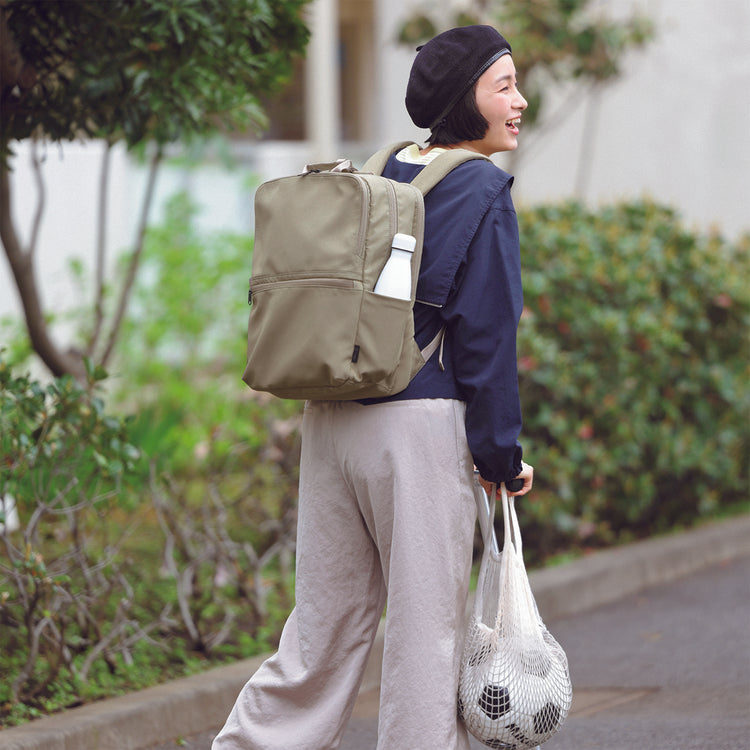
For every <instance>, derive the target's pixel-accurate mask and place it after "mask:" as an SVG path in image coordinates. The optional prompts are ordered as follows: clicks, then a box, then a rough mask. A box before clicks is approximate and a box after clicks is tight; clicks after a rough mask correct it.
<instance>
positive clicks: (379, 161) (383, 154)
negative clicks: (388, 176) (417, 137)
mask: <svg viewBox="0 0 750 750" xmlns="http://www.w3.org/2000/svg"><path fill="white" fill-rule="evenodd" d="M412 143H414V141H399V142H398V143H391V145H390V146H386V147H385V148H381V149H380V150H379V151H376V152H375V153H374V154H373V155H372V156H371V157H370V158H369V159H368V160H367V161H366V162H365V163H364V165H363V166H362V169H360V172H372V173H373V174H383V170H384V169H385V165H386V164H387V163H388V159H390V158H391V154H395V153H396V151H400V150H401V149H402V148H406V147H407V146H411V144H412Z"/></svg>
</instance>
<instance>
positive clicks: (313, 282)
mask: <svg viewBox="0 0 750 750" xmlns="http://www.w3.org/2000/svg"><path fill="white" fill-rule="evenodd" d="M294 286H313V287H315V286H319V287H329V288H330V287H333V288H335V289H361V288H362V283H361V282H359V281H355V280H354V279H337V278H317V279H307V278H306V279H280V280H278V281H261V282H260V283H258V282H256V283H253V281H252V279H251V280H250V291H249V292H248V294H247V304H248V305H252V304H253V294H254V293H256V294H257V292H261V291H263V290H264V289H278V288H279V287H294Z"/></svg>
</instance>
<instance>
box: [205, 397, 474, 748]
mask: <svg viewBox="0 0 750 750" xmlns="http://www.w3.org/2000/svg"><path fill="white" fill-rule="evenodd" d="M472 471H473V462H472V459H471V455H470V453H469V449H468V446H467V442H466V432H465V427H464V406H463V403H462V402H459V401H453V400H444V399H419V400H413V401H399V402H389V403H385V404H376V405H368V406H362V405H360V404H356V403H351V402H316V403H308V404H307V406H306V407H305V414H304V419H303V427H302V458H301V465H300V500H299V524H298V541H297V578H296V607H295V609H294V611H293V612H292V614H291V615H290V617H289V620H288V621H287V623H286V625H285V627H284V630H283V633H282V636H281V642H280V644H279V649H278V652H277V653H276V654H275V655H274V656H272V657H271V658H270V659H268V660H267V661H266V662H265V663H264V664H263V665H262V666H261V668H260V669H259V670H258V671H257V672H256V673H255V675H253V677H252V678H251V679H250V681H249V682H248V683H247V684H246V685H245V687H244V688H243V689H242V691H241V693H240V695H239V697H238V698H237V701H236V703H235V705H234V707H233V709H232V711H231V713H230V715H229V718H228V719H227V722H226V724H225V726H224V728H223V729H222V730H221V732H220V733H219V735H218V736H217V738H216V739H215V740H214V743H213V747H212V750H328V749H329V748H336V747H338V745H339V742H340V740H341V736H342V733H343V731H344V727H345V724H346V721H347V720H348V718H349V716H350V715H351V711H352V708H353V706H354V702H355V699H356V696H357V691H358V689H359V685H360V682H361V679H362V674H363V671H364V668H365V665H366V662H367V658H368V655H369V653H370V649H371V646H372V643H373V640H374V637H375V633H376V630H377V627H378V624H379V621H380V618H381V614H382V612H383V608H384V605H385V603H386V596H387V600H388V607H387V614H386V625H385V643H384V649H385V651H384V657H383V673H382V682H381V697H380V712H379V723H378V745H377V747H378V750H468V747H469V745H468V738H467V735H466V730H465V729H464V727H463V724H462V723H461V722H460V721H458V719H457V711H456V691H457V683H458V672H459V659H460V655H461V650H462V646H463V638H464V630H465V606H466V597H467V593H468V588H469V577H470V570H471V552H472V542H473V531H474V522H475V518H476V510H475V505H474V497H473V494H472V490H471V481H472Z"/></svg>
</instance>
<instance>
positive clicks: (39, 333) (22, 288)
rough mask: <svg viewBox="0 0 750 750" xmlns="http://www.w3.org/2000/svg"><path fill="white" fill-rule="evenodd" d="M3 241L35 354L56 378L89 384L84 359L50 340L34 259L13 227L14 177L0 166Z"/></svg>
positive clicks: (1, 236) (0, 230) (0, 239)
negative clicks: (77, 380)
mask: <svg viewBox="0 0 750 750" xmlns="http://www.w3.org/2000/svg"><path fill="white" fill-rule="evenodd" d="M0 241H1V242H2V245H3V249H4V250H5V256H6V257H7V258H8V263H9V265H10V270H11V271H12V273H13V278H14V279H15V282H16V288H17V289H18V293H19V295H20V297H21V304H22V305H23V314H24V318H25V321H26V328H27V330H28V332H29V338H30V340H31V345H32V347H33V349H34V351H35V352H36V353H37V354H38V355H39V357H40V358H41V360H42V361H43V362H44V364H45V365H46V366H47V367H48V368H49V370H50V372H51V373H52V374H53V375H55V376H60V375H64V374H66V373H70V374H71V375H74V376H75V377H76V378H78V379H79V380H82V381H83V380H85V378H86V370H85V368H84V366H83V361H82V359H81V357H80V356H78V355H76V354H75V353H73V352H65V351H62V350H61V349H60V348H59V347H58V346H57V345H56V344H55V342H54V341H53V340H52V338H51V337H50V334H49V327H48V326H47V322H46V320H45V317H44V311H43V310H42V305H41V301H40V298H39V288H38V284H37V281H36V275H35V273H34V262H33V257H32V255H31V253H28V252H24V251H23V248H22V247H21V243H20V241H19V239H18V234H17V232H16V230H15V227H14V226H13V218H12V214H11V202H10V177H9V175H8V169H7V167H5V166H0Z"/></svg>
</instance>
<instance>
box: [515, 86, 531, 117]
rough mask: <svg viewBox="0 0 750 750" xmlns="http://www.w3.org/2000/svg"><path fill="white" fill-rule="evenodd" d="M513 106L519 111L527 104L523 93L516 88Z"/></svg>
mask: <svg viewBox="0 0 750 750" xmlns="http://www.w3.org/2000/svg"><path fill="white" fill-rule="evenodd" d="M513 106H514V107H515V108H516V109H520V110H521V112H523V111H524V110H525V109H526V107H528V106H529V103H528V102H527V101H526V99H524V98H523V94H521V92H520V91H518V90H516V100H515V101H514V102H513Z"/></svg>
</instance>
